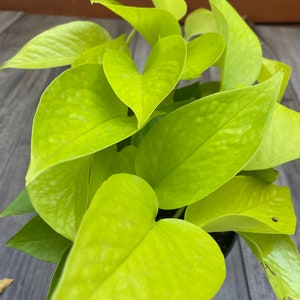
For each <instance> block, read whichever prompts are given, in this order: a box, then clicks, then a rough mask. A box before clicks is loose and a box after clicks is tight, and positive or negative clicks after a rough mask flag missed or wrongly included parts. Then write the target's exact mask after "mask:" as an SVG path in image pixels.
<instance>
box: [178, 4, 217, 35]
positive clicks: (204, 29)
mask: <svg viewBox="0 0 300 300" xmlns="http://www.w3.org/2000/svg"><path fill="white" fill-rule="evenodd" d="M184 32H185V39H186V40H189V39H190V38H192V37H194V36H196V35H200V34H205V33H208V32H218V27H217V23H216V20H215V17H214V15H213V13H212V11H210V10H208V9H204V8H199V9H196V10H194V11H193V12H191V13H190V14H189V15H188V16H187V18H186V20H185V22H184Z"/></svg>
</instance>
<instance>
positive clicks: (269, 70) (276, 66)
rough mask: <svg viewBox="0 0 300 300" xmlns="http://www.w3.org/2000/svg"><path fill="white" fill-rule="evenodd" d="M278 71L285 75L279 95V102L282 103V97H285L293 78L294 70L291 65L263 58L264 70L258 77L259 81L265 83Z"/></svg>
mask: <svg viewBox="0 0 300 300" xmlns="http://www.w3.org/2000/svg"><path fill="white" fill-rule="evenodd" d="M278 71H283V75H284V76H283V81H282V84H281V88H280V93H279V95H278V101H280V100H281V98H282V96H283V95H284V92H285V89H286V87H287V84H288V82H289V79H290V76H291V72H292V70H291V67H290V66H289V65H287V64H285V63H283V62H280V61H276V60H271V59H267V58H263V60H262V68H261V70H260V74H259V76H258V81H259V82H263V81H264V80H267V79H269V78H270V77H272V76H273V75H274V74H276V73H277V72H278Z"/></svg>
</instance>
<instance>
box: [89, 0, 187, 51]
mask: <svg viewBox="0 0 300 300" xmlns="http://www.w3.org/2000/svg"><path fill="white" fill-rule="evenodd" d="M177 1H178V0H177ZM91 2H92V3H99V4H102V5H103V6H105V7H106V8H108V9H110V10H111V11H113V12H114V13H116V14H117V15H119V16H120V17H122V18H123V19H124V20H126V21H127V22H128V23H130V24H131V25H132V26H133V27H134V28H135V29H136V30H137V31H138V32H139V33H140V34H141V35H142V36H143V37H144V38H145V39H146V40H147V41H148V43H149V44H150V45H152V46H153V45H154V44H155V43H156V42H157V41H158V40H159V39H160V38H163V37H166V36H169V35H174V34H175V35H181V29H180V26H179V23H178V21H177V19H176V18H175V17H174V16H173V15H172V14H171V13H170V12H168V11H166V10H165V9H159V8H145V7H133V6H124V5H122V4H121V3H119V2H118V1H115V0H91ZM165 2H167V1H165Z"/></svg>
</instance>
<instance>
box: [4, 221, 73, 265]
mask: <svg viewBox="0 0 300 300" xmlns="http://www.w3.org/2000/svg"><path fill="white" fill-rule="evenodd" d="M6 246H8V247H11V248H14V249H17V250H19V251H23V252H25V253H27V254H29V255H31V256H33V257H35V258H37V259H41V260H44V261H47V262H51V263H55V264H57V263H58V262H59V260H60V258H61V256H62V255H63V253H64V252H65V250H66V249H67V248H69V247H70V246H71V242H70V241H69V240H67V239H65V238H64V237H62V236H61V235H59V234H58V233H57V232H55V231H54V230H53V229H52V228H51V227H49V225H48V224H46V223H45V222H44V221H43V220H42V219H41V218H40V217H39V216H36V217H34V218H33V219H31V220H30V221H29V222H28V223H27V224H25V226H24V227H23V228H22V229H21V230H20V231H19V232H18V233H16V234H15V235H14V236H13V237H12V238H11V239H10V240H9V241H8V242H7V243H6Z"/></svg>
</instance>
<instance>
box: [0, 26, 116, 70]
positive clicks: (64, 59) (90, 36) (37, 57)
mask: <svg viewBox="0 0 300 300" xmlns="http://www.w3.org/2000/svg"><path fill="white" fill-rule="evenodd" d="M110 39H111V37H110V35H109V33H108V32H107V31H106V30H105V29H104V28H102V27H101V26H100V25H98V24H96V23H93V22H90V21H74V22H70V23H66V24H63V25H58V26H56V27H53V28H51V29H49V30H46V31H44V32H42V33H41V34H39V35H37V36H36V37H34V38H33V39H32V40H30V41H29V42H28V43H27V44H25V45H24V46H23V48H22V49H21V50H20V51H19V52H18V53H17V54H16V55H15V56H14V57H13V58H12V59H10V60H9V61H7V62H6V63H5V64H4V65H2V67H1V68H22V69H40V68H52V67H58V66H65V65H71V64H72V62H73V61H74V60H75V59H76V57H77V56H78V55H79V54H80V53H81V52H83V51H85V50H87V49H89V48H91V47H95V46H97V45H99V44H102V43H104V42H106V41H109V40H110Z"/></svg>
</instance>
